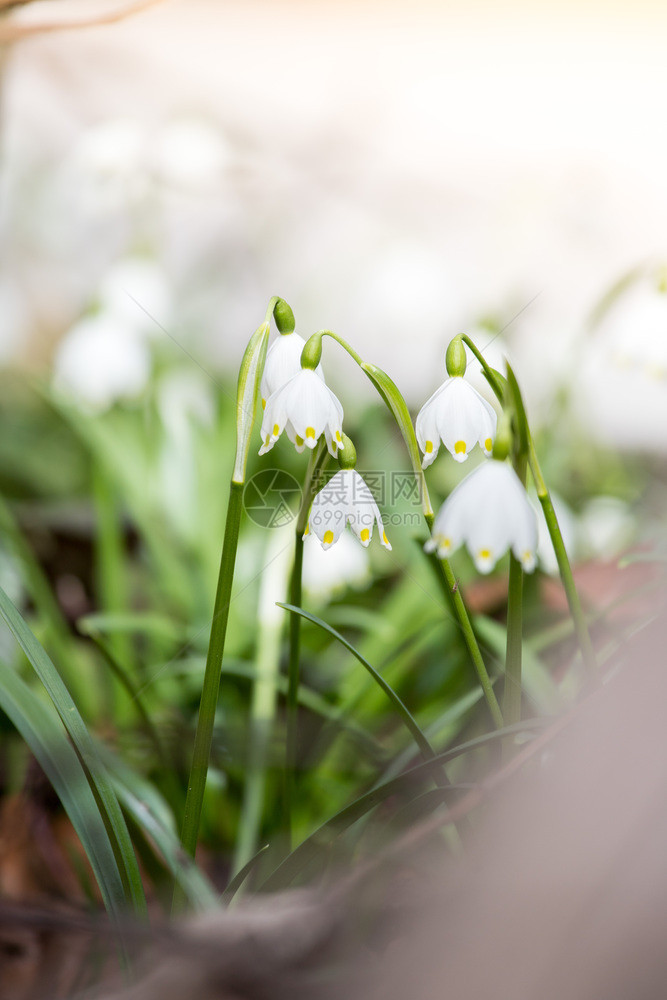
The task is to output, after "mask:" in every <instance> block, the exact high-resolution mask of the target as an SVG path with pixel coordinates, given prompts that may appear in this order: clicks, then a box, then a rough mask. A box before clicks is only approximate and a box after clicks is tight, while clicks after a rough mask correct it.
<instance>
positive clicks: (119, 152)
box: [61, 117, 150, 215]
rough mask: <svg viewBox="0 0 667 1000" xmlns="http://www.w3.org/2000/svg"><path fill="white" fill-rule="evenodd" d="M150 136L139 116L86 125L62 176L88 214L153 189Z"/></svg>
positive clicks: (109, 209) (104, 211)
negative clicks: (149, 163)
mask: <svg viewBox="0 0 667 1000" xmlns="http://www.w3.org/2000/svg"><path fill="white" fill-rule="evenodd" d="M149 151H150V140H149V132H148V127H147V125H146V123H145V122H143V121H141V119H139V118H129V117H123V118H120V117H119V118H109V119H107V120H105V121H102V122H100V123H99V124H97V125H93V126H91V127H90V128H87V129H85V130H84V131H83V132H82V133H81V135H80V136H79V138H78V141H77V142H76V143H75V145H74V148H73V149H72V151H71V153H70V155H69V157H68V158H67V159H66V160H65V163H64V165H63V170H64V173H63V176H62V178H61V180H62V181H63V182H64V183H65V184H66V185H68V186H70V189H71V190H72V191H73V192H76V195H77V199H78V202H79V207H80V208H81V209H83V210H84V211H85V212H86V213H87V214H92V215H104V214H107V213H109V212H112V211H114V210H115V209H118V208H125V207H127V206H128V205H133V204H136V203H137V202H138V201H140V200H141V199H143V198H145V197H146V196H147V194H148V192H149V190H150V176H149V174H148V172H147V169H146V168H147V165H148V156H149Z"/></svg>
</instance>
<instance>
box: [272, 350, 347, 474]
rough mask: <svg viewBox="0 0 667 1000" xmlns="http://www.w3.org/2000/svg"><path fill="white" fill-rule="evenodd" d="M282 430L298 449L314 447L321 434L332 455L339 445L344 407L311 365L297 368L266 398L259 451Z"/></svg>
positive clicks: (341, 435) (274, 440) (341, 440)
mask: <svg viewBox="0 0 667 1000" xmlns="http://www.w3.org/2000/svg"><path fill="white" fill-rule="evenodd" d="M283 431H285V432H286V434H287V436H288V438H289V439H290V441H291V442H292V443H293V444H294V446H295V447H296V450H297V451H298V452H302V451H303V449H304V448H314V447H315V445H316V444H317V442H318V440H319V439H320V436H321V435H322V434H324V437H325V440H326V443H327V448H328V449H329V452H330V454H331V455H333V457H334V458H335V457H336V454H337V451H338V448H339V447H340V446H341V445H342V442H343V407H342V406H341V404H340V401H339V400H338V398H337V396H335V395H334V393H333V392H332V391H331V389H329V387H328V386H327V385H325V383H324V382H323V380H322V379H321V378H320V377H319V376H318V375H317V374H316V372H314V371H313V370H312V369H311V368H300V369H299V371H298V372H297V373H296V375H293V376H292V378H291V379H290V380H289V381H288V382H286V383H285V384H284V385H282V386H281V387H280V388H279V389H276V391H275V392H273V393H272V394H271V395H270V396H269V398H268V399H267V401H266V408H265V410H264V418H263V420H262V431H261V434H262V447H261V448H260V450H259V454H260V455H264V454H265V453H266V452H267V451H270V450H271V448H273V446H274V444H275V443H276V441H277V440H278V438H279V437H280V435H281V434H282V432H283Z"/></svg>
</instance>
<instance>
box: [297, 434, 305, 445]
mask: <svg viewBox="0 0 667 1000" xmlns="http://www.w3.org/2000/svg"><path fill="white" fill-rule="evenodd" d="M296 443H297V444H298V446H299V448H300V447H301V445H302V444H303V438H302V437H299V435H298V434H297V435H296Z"/></svg>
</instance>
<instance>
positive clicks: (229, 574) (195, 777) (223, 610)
mask: <svg viewBox="0 0 667 1000" xmlns="http://www.w3.org/2000/svg"><path fill="white" fill-rule="evenodd" d="M242 509H243V483H235V482H233V481H232V483H231V484H230V489H229V504H228V507H227V522H226V525H225V538H224V542H223V546H222V556H221V559H220V575H219V577H218V589H217V591H216V595H215V605H214V609H213V621H212V623H211V637H210V641H209V646H208V653H207V655H206V668H205V671H204V684H203V686H202V693H201V701H200V704H199V718H198V720H197V731H196V733H195V744H194V750H193V753H192V764H191V767H190V780H189V781H188V791H187V796H186V799H185V811H184V815H183V827H182V831H181V843H182V845H183V850H185V851H186V852H187V853H188V854H189V855H191V856H192V857H194V855H195V849H196V847H197V838H198V836H199V821H200V818H201V810H202V802H203V799H204V787H205V785H206V774H207V772H208V761H209V756H210V753H211V742H212V739H213V723H214V720H215V711H216V708H217V704H218V691H219V688H220V670H221V667H222V654H223V651H224V648H225V635H226V632H227V619H228V617H229V605H230V601H231V593H232V582H233V579H234V564H235V562H236V549H237V545H238V539H239V527H240V524H241V511H242Z"/></svg>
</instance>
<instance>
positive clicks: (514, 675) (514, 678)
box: [503, 455, 526, 755]
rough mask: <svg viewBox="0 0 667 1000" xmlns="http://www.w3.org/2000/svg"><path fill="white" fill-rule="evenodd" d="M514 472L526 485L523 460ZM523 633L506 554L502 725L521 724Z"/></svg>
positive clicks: (517, 581)
mask: <svg viewBox="0 0 667 1000" xmlns="http://www.w3.org/2000/svg"><path fill="white" fill-rule="evenodd" d="M514 471H515V472H516V474H517V476H518V477H519V480H520V482H521V484H522V485H523V486H525V485H526V458H525V455H519V456H517V457H516V458H515V460H514ZM522 634H523V567H522V565H521V563H520V562H519V560H518V559H516V558H515V557H514V555H513V554H512V553H511V552H510V574H509V585H508V594H507V645H506V652H505V688H504V691H503V718H504V720H505V725H507V726H512V725H514V723H515V722H520V721H521V670H522V662H521V661H522ZM512 746H513V744H512V741H511V740H510V741H509V742H508V743H505V744H503V747H504V750H505V753H506V755H507V754H508V753H511V750H512Z"/></svg>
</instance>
